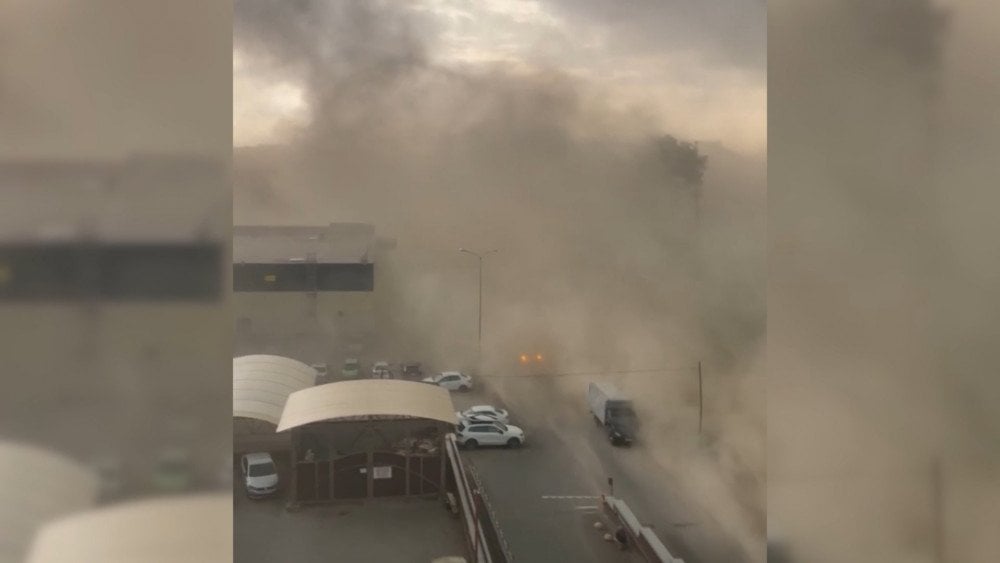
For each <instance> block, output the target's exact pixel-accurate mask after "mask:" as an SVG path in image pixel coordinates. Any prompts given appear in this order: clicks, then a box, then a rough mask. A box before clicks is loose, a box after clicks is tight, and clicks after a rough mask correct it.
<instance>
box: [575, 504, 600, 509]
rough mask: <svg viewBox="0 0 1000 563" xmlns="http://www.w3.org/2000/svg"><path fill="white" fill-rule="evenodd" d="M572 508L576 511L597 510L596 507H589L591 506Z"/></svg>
mask: <svg viewBox="0 0 1000 563" xmlns="http://www.w3.org/2000/svg"><path fill="white" fill-rule="evenodd" d="M573 508H575V509H577V510H597V506H596V505H591V506H574V507H573Z"/></svg>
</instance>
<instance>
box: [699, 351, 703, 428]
mask: <svg viewBox="0 0 1000 563" xmlns="http://www.w3.org/2000/svg"><path fill="white" fill-rule="evenodd" d="M702 389H703V387H702V383H701V361H700V360H699V361H698V434H701V421H702V413H703V407H704V401H703V400H702V397H703V395H702Z"/></svg>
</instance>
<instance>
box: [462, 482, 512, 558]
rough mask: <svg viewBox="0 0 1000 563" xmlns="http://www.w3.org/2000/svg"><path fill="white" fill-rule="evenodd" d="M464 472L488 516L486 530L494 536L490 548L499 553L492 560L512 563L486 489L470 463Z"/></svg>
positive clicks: (507, 545)
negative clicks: (470, 479)
mask: <svg viewBox="0 0 1000 563" xmlns="http://www.w3.org/2000/svg"><path fill="white" fill-rule="evenodd" d="M466 471H468V473H469V475H470V476H471V477H472V481H473V482H474V483H475V484H476V491H477V493H478V494H477V496H478V497H479V499H480V501H481V503H482V506H481V508H483V509H484V511H485V513H486V515H488V516H489V520H490V522H489V524H490V526H489V528H488V530H489V531H490V532H492V533H493V535H495V539H494V542H492V544H493V545H491V547H494V546H495V547H494V549H495V550H496V551H499V553H494V557H493V558H494V560H500V559H501V558H502V560H503V561H506V562H507V563H512V562H513V561H514V557H513V555H511V552H510V544H508V543H507V538H506V537H505V536H504V534H503V529H502V528H501V527H500V521H499V520H498V519H497V515H496V511H495V510H493V505H492V504H490V499H489V496H488V495H487V494H486V489H485V488H484V487H483V483H482V481H481V480H480V479H479V473H478V472H476V466H475V465H474V464H472V463H471V462H470V463H469V464H468V465H466Z"/></svg>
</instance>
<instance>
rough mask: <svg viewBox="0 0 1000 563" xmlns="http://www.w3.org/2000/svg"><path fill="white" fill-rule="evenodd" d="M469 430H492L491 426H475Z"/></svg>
mask: <svg viewBox="0 0 1000 563" xmlns="http://www.w3.org/2000/svg"><path fill="white" fill-rule="evenodd" d="M469 430H470V431H472V432H479V433H484V432H489V431H490V427H489V426H473V427H472V428H470V429H469Z"/></svg>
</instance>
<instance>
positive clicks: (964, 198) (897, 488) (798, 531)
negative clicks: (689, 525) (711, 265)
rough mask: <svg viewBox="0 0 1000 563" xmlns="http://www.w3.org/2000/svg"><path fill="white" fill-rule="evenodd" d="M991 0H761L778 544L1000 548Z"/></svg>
mask: <svg viewBox="0 0 1000 563" xmlns="http://www.w3.org/2000/svg"><path fill="white" fill-rule="evenodd" d="M998 10H1000V9H998V7H997V5H996V3H995V2H988V1H982V0H949V1H940V2H932V1H930V0H914V1H911V2H896V1H892V0H868V1H863V2H861V1H849V2H842V1H839V0H819V1H813V0H808V1H804V0H777V1H774V2H769V3H768V95H769V121H768V125H769V137H770V139H769V142H770V146H769V153H768V168H769V186H768V187H769V190H768V235H769V244H768V261H769V270H768V327H767V328H768V331H767V332H768V336H767V338H768V387H767V410H768V420H767V422H768V426H767V428H768V440H767V443H768V460H767V464H768V486H767V493H768V494H767V498H768V503H767V514H768V534H769V540H770V544H771V545H770V547H771V549H770V557H771V558H773V560H774V561H808V562H825V561H843V560H845V559H849V560H852V561H872V562H876V561H909V562H916V561H921V562H924V561H926V562H935V563H939V562H945V561H948V562H959V561H961V562H973V561H975V562H987V561H997V560H998V558H1000V539H998V536H997V534H996V529H997V527H996V523H997V522H1000V466H998V462H1000V440H998V438H1000V410H998V409H997V405H998V404H1000V379H998V378H997V377H996V372H997V365H998V360H1000V356H998V351H1000V347H998V346H997V344H998V341H1000V323H998V319H1000V315H997V312H998V309H997V308H998V304H1000V283H998V279H1000V248H998V241H1000V227H998V223H997V220H996V210H997V209H998V208H1000V192H998V191H997V189H996V186H997V179H996V178H997V175H996V164H995V157H996V154H997V153H998V150H1000V128H998V121H997V120H998V116H1000V107H998V102H1000V78H998V77H1000V74H998V73H997V72H996V69H995V68H992V67H995V63H994V61H996V60H997V55H1000V41H998V37H1000V35H998V34H997V31H998V29H997V27H998V24H1000V11H998Z"/></svg>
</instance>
